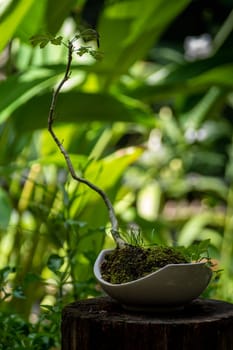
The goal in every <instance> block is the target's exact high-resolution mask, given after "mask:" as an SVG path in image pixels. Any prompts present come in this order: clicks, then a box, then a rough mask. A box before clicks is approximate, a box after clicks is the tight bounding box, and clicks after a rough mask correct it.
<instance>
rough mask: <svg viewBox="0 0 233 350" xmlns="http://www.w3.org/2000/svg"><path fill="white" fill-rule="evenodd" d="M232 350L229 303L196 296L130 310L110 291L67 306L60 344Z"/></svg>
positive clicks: (92, 348)
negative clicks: (159, 307) (170, 305)
mask: <svg viewBox="0 0 233 350" xmlns="http://www.w3.org/2000/svg"><path fill="white" fill-rule="evenodd" d="M149 349H152V350H233V304H230V303H227V302H223V301H217V300H210V299H197V300H195V301H193V302H192V303H190V304H189V305H186V306H185V307H184V309H182V310H177V311H166V312H158V311H157V312H156V311H153V312H150V313H148V312H147V313H145V312H139V311H137V312H131V311H126V310H124V309H123V308H122V306H121V305H120V304H118V303H117V302H115V301H113V300H112V299H110V298H108V297H101V298H93V299H87V300H82V301H78V302H75V303H73V304H70V305H68V306H66V307H65V308H64V310H63V315H62V350H149Z"/></svg>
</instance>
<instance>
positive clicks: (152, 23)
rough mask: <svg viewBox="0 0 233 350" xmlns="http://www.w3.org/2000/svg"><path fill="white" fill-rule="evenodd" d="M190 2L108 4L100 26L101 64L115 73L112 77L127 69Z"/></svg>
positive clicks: (159, 0)
mask: <svg viewBox="0 0 233 350" xmlns="http://www.w3.org/2000/svg"><path fill="white" fill-rule="evenodd" d="M188 3H189V0H178V1H173V2H167V1H164V0H154V1H151V0H145V1H136V0H134V1H132V0H131V1H121V2H114V3H113V4H111V5H109V6H106V8H105V11H104V13H103V14H102V16H101V18H100V21H99V27H98V32H99V33H100V37H101V42H100V45H101V50H102V51H103V52H104V54H105V59H104V61H103V62H102V63H101V65H102V66H103V67H105V69H107V70H109V71H111V72H112V78H113V77H114V78H116V77H117V76H119V75H120V74H122V73H125V72H127V71H128V69H129V67H130V66H131V65H132V64H133V63H134V62H135V61H137V60H138V59H141V58H143V57H145V55H146V54H147V53H148V49H149V48H151V47H152V46H153V45H154V44H155V42H156V40H158V38H159V36H160V35H161V33H162V32H163V31H164V30H165V29H166V27H167V26H168V25H169V24H170V23H171V22H172V20H173V19H174V18H175V17H176V16H177V15H178V14H179V13H180V12H181V11H182V10H183V9H184V8H185V7H186V6H187V5H188ZM108 79H109V81H110V79H111V77H110V75H109V76H108Z"/></svg>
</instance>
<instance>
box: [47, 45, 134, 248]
mask: <svg viewBox="0 0 233 350" xmlns="http://www.w3.org/2000/svg"><path fill="white" fill-rule="evenodd" d="M73 52H74V46H73V43H72V41H69V42H68V60H67V65H66V71H65V74H64V77H63V79H62V80H61V82H60V83H59V84H58V86H57V88H56V89H55V90H54V92H53V95H52V101H51V105H50V109H49V116H48V131H49V132H50V134H51V135H52V138H53V140H54V141H55V143H56V144H57V146H58V148H59V149H60V151H61V153H62V154H63V156H64V158H65V161H66V165H67V167H68V170H69V172H70V175H71V176H72V178H73V179H74V180H76V181H78V182H80V183H83V184H85V185H87V186H88V187H89V188H91V189H92V190H93V191H95V192H96V193H98V194H99V195H100V196H101V198H102V199H103V201H104V203H105V205H106V207H107V209H108V215H109V220H110V222H111V234H112V237H113V239H114V241H115V242H116V245H117V247H119V248H122V247H124V246H125V245H126V244H127V243H126V242H125V241H124V240H123V239H122V238H121V237H120V234H119V227H118V221H117V218H116V215H115V212H114V209H113V205H112V203H111V201H110V199H109V198H108V196H107V194H106V193H105V192H104V191H103V190H102V189H101V188H99V187H97V186H96V185H95V184H93V183H91V182H90V181H88V180H87V179H84V178H82V177H79V176H78V175H77V174H76V172H75V170H74V167H73V164H72V162H71V159H70V156H69V154H68V153H67V151H66V150H65V148H64V147H63V145H62V142H61V141H60V140H59V139H58V137H57V135H56V134H55V132H54V130H53V123H54V119H55V117H54V114H55V109H56V104H57V99H58V95H59V93H60V91H61V89H62V87H63V85H64V84H65V82H66V81H67V80H68V79H69V77H70V68H71V62H72V55H73Z"/></svg>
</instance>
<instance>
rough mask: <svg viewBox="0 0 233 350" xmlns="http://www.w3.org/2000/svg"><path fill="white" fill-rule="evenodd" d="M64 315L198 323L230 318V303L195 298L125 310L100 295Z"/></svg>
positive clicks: (232, 306)
mask: <svg viewBox="0 0 233 350" xmlns="http://www.w3.org/2000/svg"><path fill="white" fill-rule="evenodd" d="M63 316H68V317H70V316H72V318H76V317H77V318H87V319H92V318H93V319H99V320H103V321H104V322H108V321H110V322H130V323H137V324H139V323H140V322H142V323H144V322H146V323H148V322H149V323H151V324H156V323H159V324H169V323H173V324H174V323H176V324H180V323H185V324H187V323H189V324H193V323H198V324H200V323H205V322H214V321H218V320H224V319H226V320H229V319H230V320H232V321H233V304H230V303H227V302H224V301H219V300H211V299H196V300H194V301H193V302H192V303H190V304H188V305H186V306H185V307H184V309H182V310H177V311H166V312H158V311H157V312H156V311H153V312H141V311H140V312H139V311H137V312H135V311H134V312H132V311H127V310H125V309H124V308H123V307H122V306H121V305H120V304H119V303H117V302H116V301H114V300H112V299H110V298H109V297H100V298H92V299H86V300H81V301H78V302H75V303H72V304H69V305H67V306H66V307H65V308H64V310H63Z"/></svg>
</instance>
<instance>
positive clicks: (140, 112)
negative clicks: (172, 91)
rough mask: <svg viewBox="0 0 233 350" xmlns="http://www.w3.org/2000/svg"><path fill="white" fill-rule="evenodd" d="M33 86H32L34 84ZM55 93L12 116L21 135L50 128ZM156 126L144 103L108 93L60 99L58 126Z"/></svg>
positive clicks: (37, 98)
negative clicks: (122, 123)
mask: <svg viewBox="0 0 233 350" xmlns="http://www.w3.org/2000/svg"><path fill="white" fill-rule="evenodd" d="M31 84H32V83H31ZM50 101H51V94H48V93H45V94H43V95H40V96H35V97H33V98H32V99H31V100H29V101H28V102H26V103H24V104H23V105H21V106H20V107H19V108H18V109H17V110H15V111H14V112H13V113H12V115H11V117H12V120H13V122H14V124H15V126H16V127H17V130H18V132H26V131H32V130H36V129H39V128H46V127H47V117H48V111H49V105H50ZM96 120H98V121H107V122H110V123H111V122H114V121H125V122H130V121H131V122H133V121H134V122H142V123H145V124H148V123H149V124H152V125H153V123H154V117H153V115H152V114H151V113H150V110H149V109H148V108H147V107H146V106H145V105H144V104H142V103H141V102H139V101H136V100H133V99H128V98H124V99H121V97H120V96H114V95H110V94H105V93H95V94H94V93H93V94H91V93H83V92H78V91H70V92H66V93H61V94H60V95H59V98H58V103H57V111H56V123H60V122H68V123H69V122H75V123H80V122H88V121H96Z"/></svg>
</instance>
